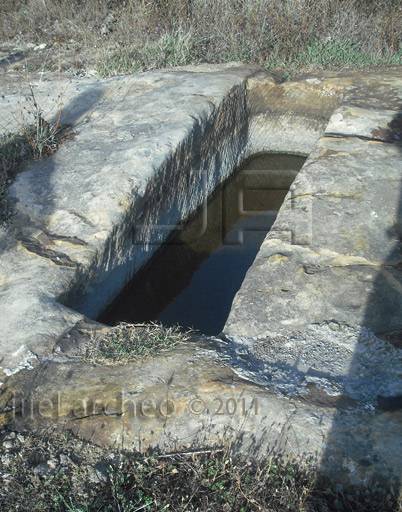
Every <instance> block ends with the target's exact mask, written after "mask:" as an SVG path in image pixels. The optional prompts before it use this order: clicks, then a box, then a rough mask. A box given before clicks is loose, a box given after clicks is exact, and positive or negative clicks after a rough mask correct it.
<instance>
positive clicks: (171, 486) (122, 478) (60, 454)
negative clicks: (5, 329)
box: [0, 431, 398, 512]
mask: <svg viewBox="0 0 402 512" xmlns="http://www.w3.org/2000/svg"><path fill="white" fill-rule="evenodd" d="M0 509H1V510H2V511H3V510H4V511H7V512H13V511H21V512H47V511H49V512H59V511H60V512H61V511H69V512H89V511H110V512H137V511H140V510H143V511H148V512H150V511H153V512H157V511H158V512H161V511H169V510H172V511H173V510H174V511H176V512H184V511H187V512H195V511H198V512H207V511H214V512H230V511H233V512H246V511H260V512H264V511H266V512H268V511H270V512H271V511H272V512H329V511H335V510H336V511H348V512H379V511H381V512H391V511H392V512H396V511H397V510H398V504H397V501H396V499H394V498H393V497H392V496H390V495H388V494H387V493H386V492H385V491H384V490H382V489H381V488H379V487H375V486H372V487H368V488H367V489H362V490H360V491H358V490H357V489H342V490H341V489H339V488H338V489H337V490H335V489H334V487H333V486H330V485H328V483H327V482H325V481H322V480H321V481H320V482H318V481H317V479H316V467H315V465H314V463H313V462H308V463H304V464H300V461H297V460H284V459H283V458H282V457H281V456H279V455H270V456H267V459H266V460H265V461H263V462H260V463H257V462H255V461H252V460H251V459H245V458H242V457H239V456H233V455H231V453H230V450H229V449H224V450H222V449H220V450H219V449H218V450H211V451H208V450H205V451H202V452H198V453H190V452H187V453H178V454H174V455H164V454H160V453H148V454H146V455H141V454H138V453H134V454H129V453H122V452H119V451H117V450H110V449H109V450H103V449H101V448H98V447H95V446H93V445H90V444H88V443H84V442H82V441H80V440H78V439H76V438H74V437H73V436H71V435H69V434H60V433H56V432H51V431H42V432H38V433H35V434H32V433H24V435H22V436H21V434H16V433H13V432H11V433H6V432H3V433H1V432H0Z"/></svg>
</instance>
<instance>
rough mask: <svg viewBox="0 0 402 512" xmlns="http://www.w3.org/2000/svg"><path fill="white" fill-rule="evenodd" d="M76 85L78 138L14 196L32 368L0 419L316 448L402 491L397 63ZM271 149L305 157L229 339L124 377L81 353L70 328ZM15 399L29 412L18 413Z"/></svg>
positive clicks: (186, 441)
mask: <svg viewBox="0 0 402 512" xmlns="http://www.w3.org/2000/svg"><path fill="white" fill-rule="evenodd" d="M40 87H45V89H46V90H47V91H49V90H50V89H51V88H52V84H45V86H43V84H40V86H39V85H38V95H40V94H41V93H40V91H39V89H40ZM69 87H70V88H71V87H72V88H74V87H76V88H77V92H76V93H75V94H76V96H75V99H74V98H72V101H71V105H72V107H71V109H69V108H66V114H67V117H68V116H70V117H69V119H70V122H72V123H73V124H74V125H75V130H76V132H77V133H76V136H75V139H74V140H71V141H69V142H67V143H66V144H65V145H64V146H63V147H62V148H60V150H59V152H58V153H57V154H55V155H54V156H53V157H52V158H50V159H48V160H46V161H44V162H37V163H36V164H34V165H30V166H29V167H28V168H27V169H26V171H25V172H23V173H22V174H20V175H19V177H18V179H17V180H16V182H15V183H14V185H13V186H12V189H11V197H12V198H13V200H14V201H15V211H16V215H15V218H14V221H13V226H12V230H11V229H9V231H8V232H7V233H4V234H3V238H2V242H1V243H2V251H3V252H2V254H1V256H0V286H1V291H0V308H1V312H2V315H1V319H0V327H1V332H2V334H3V336H2V339H1V341H0V353H1V355H2V357H3V360H2V362H1V365H2V367H3V369H4V370H5V373H6V374H11V373H13V372H16V371H18V369H21V368H22V367H24V366H25V367H26V366H28V365H29V364H31V365H32V366H33V367H34V368H33V369H32V370H28V369H25V370H23V371H20V372H17V373H15V375H14V377H13V378H9V379H8V380H6V378H5V377H4V378H3V382H4V384H3V387H2V389H3V393H2V395H1V396H0V405H3V416H2V418H3V422H8V421H16V422H17V424H18V425H19V426H22V427H26V426H30V427H33V426H37V425H43V424H48V423H56V424H58V425H60V426H61V427H63V428H69V429H72V430H74V431H75V432H76V433H77V434H79V435H80V436H83V437H85V438H87V439H90V440H92V441H94V442H97V443H100V444H106V445H107V444H112V445H114V444H118V445H123V446H124V447H126V448H140V449H146V448H147V447H148V446H156V445H159V446H161V447H163V448H165V449H180V447H185V446H186V447H187V446H189V445H192V444H194V443H198V444H200V443H220V442H222V440H224V439H225V438H226V439H230V440H233V439H236V440H237V442H238V444H239V447H240V448H241V449H251V446H252V447H253V448H258V449H259V450H260V451H259V453H260V454H263V453H265V452H266V450H268V449H272V448H273V447H278V448H280V449H281V450H282V451H285V452H287V453H289V454H302V453H307V454H317V455H318V456H319V457H320V458H321V460H322V467H323V470H325V471H326V472H327V473H329V474H331V475H333V476H334V477H335V478H337V479H339V480H349V481H353V482H358V483H362V482H367V481H368V480H369V478H370V477H371V476H373V475H377V476H378V475H380V476H382V477H384V478H387V479H391V478H394V479H396V480H397V483H399V478H400V475H401V474H402V462H401V461H402V457H401V455H402V440H401V439H402V438H401V436H400V429H401V425H402V423H401V419H402V418H401V410H402V409H401V402H402V398H401V397H402V384H401V382H402V381H401V379H400V375H401V374H402V359H401V355H402V353H401V341H400V339H401V338H400V333H401V332H402V330H401V329H402V321H401V318H402V315H401V313H402V297H401V293H402V288H401V283H402V280H401V268H402V267H401V261H402V255H401V250H400V223H401V211H402V210H401V207H400V186H401V176H402V154H401V151H402V149H401V121H400V119H401V117H400V111H399V108H400V104H401V100H402V72H401V71H400V70H399V69H390V70H388V71H385V72H384V73H382V74H381V76H378V75H376V74H370V73H367V74H360V73H355V74H351V75H348V76H342V75H336V74H334V75H330V74H329V75H326V76H325V77H320V78H319V77H315V78H308V79H305V80H301V81H299V82H289V83H284V84H277V83H275V81H274V80H273V79H272V78H271V77H269V76H267V75H266V74H264V73H262V72H261V71H259V70H257V69H250V68H245V67H240V66H238V65H234V66H223V67H211V68H210V67H206V66H203V67H200V68H188V69H182V70H177V71H175V72H154V73H146V74H143V75H140V76H137V77H130V78H119V79H113V80H106V81H103V82H95V81H93V82H91V81H83V82H82V83H78V82H77V84H76V85H74V86H72V85H71V84H70V85H69ZM46 90H44V92H42V94H43V97H45V96H46V94H47V92H46ZM70 90H73V89H70ZM14 99H15V97H14V96H13V94H12V93H11V92H10V94H8V95H5V99H4V103H3V104H2V105H3V106H0V110H1V109H3V110H4V109H6V110H7V111H9V110H10V105H12V104H13V101H14ZM69 112H70V114H69ZM88 112H90V113H88ZM84 120H85V122H84ZM260 151H290V152H293V153H296V154H301V155H309V158H308V160H307V161H306V163H305V165H304V166H303V168H302V170H301V171H300V172H299V174H298V176H297V178H296V180H295V182H294V183H293V185H292V188H291V190H290V192H289V194H288V196H287V199H286V200H285V203H284V205H283V207H282V208H281V210H280V213H279V216H278V218H277V221H276V223H275V225H274V227H273V229H272V230H271V232H270V233H269V235H268V236H267V238H266V240H265V242H264V243H263V245H262V247H261V250H260V252H259V254H258V256H257V258H256V260H255V262H254V264H253V266H252V267H251V268H250V270H249V272H248V274H247V276H246V279H245V281H244V283H243V286H242V287H241V289H240V290H239V292H238V294H237V297H236V299H235V301H234V304H233V308H232V311H231V314H230V317H229V319H228V322H227V325H226V327H225V330H224V341H219V340H209V341H205V340H204V341H198V342H197V341H196V342H194V344H190V345H188V346H186V347H180V348H179V349H177V350H175V351H173V352H171V353H168V354H163V355H162V356H158V357H156V358H154V359H152V360H147V361H145V362H142V363H136V364H134V363H130V364H129V365H123V366H120V367H109V366H94V365H91V364H89V363H87V362H85V361H83V360H81V359H77V358H75V357H73V356H72V354H71V353H70V352H69V349H68V348H67V349H66V348H65V347H64V345H63V343H62V338H63V336H67V337H68V336H72V337H74V336H76V337H77V339H78V343H79V342H80V340H81V338H82V339H84V338H85V333H82V332H80V331H78V334H77V332H76V331H74V327H75V326H77V325H80V322H81V323H82V321H83V319H84V315H88V316H91V317H92V318H95V317H96V315H97V313H98V312H99V311H100V310H101V309H102V307H104V306H105V305H106V304H107V303H108V302H109V301H110V300H111V299H112V298H113V297H114V296H115V295H116V294H117V293H118V291H119V290H120V289H121V287H122V286H123V284H124V283H125V282H127V280H128V279H129V278H130V276H131V275H132V273H133V272H135V271H136V270H137V269H138V268H139V267H140V266H141V265H142V264H143V263H144V262H145V261H146V260H147V259H148V258H149V257H151V255H152V254H153V251H154V249H155V248H156V247H157V246H158V244H160V243H162V242H163V240H164V239H165V237H166V236H167V234H168V232H169V230H170V229H171V228H172V227H173V226H174V225H176V224H177V223H178V222H179V221H180V220H182V219H183V218H185V217H187V216H188V214H189V213H190V212H191V211H193V210H194V209H195V208H196V207H197V206H198V205H199V204H201V202H202V201H203V200H204V199H205V197H206V196H207V195H208V193H210V192H211V191H212V190H213V189H214V188H215V186H216V185H217V183H219V182H220V181H221V180H223V179H224V178H225V177H226V176H228V175H229V173H230V172H231V171H232V170H233V169H234V168H235V167H236V165H237V164H238V163H239V162H240V161H241V160H242V159H244V158H246V157H247V156H249V155H251V154H253V153H257V152H260ZM151 226H156V227H157V229H154V230H150V229H149V228H150V227H151ZM11 233H12V234H11ZM74 332H75V334H74V335H73V333H74ZM60 344H61V347H62V349H61V352H60V353H59V352H56V353H54V348H55V347H56V346H58V345H60ZM67 345H68V344H67ZM63 347H64V348H63ZM59 391H60V396H61V400H60V402H57V398H58V396H59V395H58V392H59ZM14 392H15V393H16V394H17V397H19V398H18V400H19V399H20V398H21V397H22V398H23V399H24V402H23V403H24V404H25V403H26V402H28V403H33V404H34V411H36V413H35V414H32V415H29V414H27V413H26V408H25V412H24V411H21V410H20V415H19V417H18V418H17V419H15V418H13V411H12V408H13V401H12V397H13V393H14ZM127 397H128V399H129V400H128V401H127V402H126V401H125V399H126V398H127ZM83 399H87V401H86V402H85V403H87V404H90V407H89V409H88V407H86V406H85V404H83V402H82V400H83ZM243 399H245V400H244V401H243ZM18 400H17V406H18V404H19V406H21V402H19V401H18ZM49 400H50V401H49ZM55 400H56V402H57V404H58V405H57V407H56V406H55V405H54V404H55V403H56V402H55ZM243 403H244V407H245V409H244V408H243ZM105 404H106V405H107V406H108V407H105ZM172 404H173V405H172ZM233 404H236V408H235V410H233V408H234V405H233ZM255 404H257V406H255ZM14 405H15V404H14ZM39 406H40V407H39ZM109 406H110V407H109ZM134 406H135V408H134V409H133V407H134ZM193 406H194V409H193V408H192V407H193ZM25 407H26V406H25ZM130 407H131V409H130ZM254 407H257V409H254ZM7 408H8V409H7ZM221 408H222V409H221ZM55 410H56V413H55ZM221 412H223V414H221Z"/></svg>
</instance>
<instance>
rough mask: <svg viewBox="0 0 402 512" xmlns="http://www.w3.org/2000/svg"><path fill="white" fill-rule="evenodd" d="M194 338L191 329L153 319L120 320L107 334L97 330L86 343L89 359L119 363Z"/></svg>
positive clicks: (163, 349)
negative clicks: (125, 321)
mask: <svg viewBox="0 0 402 512" xmlns="http://www.w3.org/2000/svg"><path fill="white" fill-rule="evenodd" d="M189 339H190V331H183V330H182V329H181V328H179V327H175V326H174V327H164V326H162V325H160V324H157V323H154V322H150V323H143V324H128V323H124V322H122V323H119V324H118V325H116V326H114V327H112V328H111V329H109V330H108V331H107V332H106V333H103V334H94V335H93V336H92V337H91V340H90V341H89V343H88V344H87V345H86V346H85V347H84V349H83V350H84V354H83V355H84V357H85V359H86V360H87V361H90V362H93V363H98V364H119V363H125V362H129V361H136V360H138V359H144V358H148V357H152V356H155V355H157V354H159V353H161V352H163V351H165V350H169V349H172V348H174V347H176V346H177V345H179V344H180V343H184V342H186V341H188V340H189Z"/></svg>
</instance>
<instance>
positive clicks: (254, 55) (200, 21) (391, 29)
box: [0, 0, 402, 76]
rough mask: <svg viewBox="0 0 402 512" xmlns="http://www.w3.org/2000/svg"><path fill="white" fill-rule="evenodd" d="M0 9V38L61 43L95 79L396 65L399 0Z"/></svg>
mask: <svg viewBox="0 0 402 512" xmlns="http://www.w3.org/2000/svg"><path fill="white" fill-rule="evenodd" d="M0 12H1V13H2V16H1V20H2V21H1V25H0V37H2V38H3V40H10V39H14V40H22V41H33V42H35V43H43V42H45V43H47V44H48V46H49V48H51V49H50V50H49V55H50V54H55V55H57V54H58V52H60V51H61V49H63V48H68V47H71V48H73V51H74V52H75V53H76V54H77V55H78V54H79V55H80V56H81V58H80V64H79V65H80V66H81V65H82V66H84V67H91V66H95V67H96V69H97V70H98V72H99V73H100V74H101V75H102V76H110V75H114V74H119V73H126V72H134V71H137V70H140V69H152V68H159V67H164V66H175V65H184V64H189V63H197V62H227V61H233V60H242V61H245V62H253V63H257V64H260V65H262V66H264V67H266V68H268V69H273V68H275V69H277V68H281V69H283V70H286V71H287V72H296V71H301V70H314V69H322V68H324V69H327V68H330V69H334V68H335V69H339V68H345V67H367V66H373V65H383V64H399V63H401V62H402V53H401V34H402V6H401V3H400V2H399V0H379V1H370V0H163V1H159V0H154V1H149V0H125V1H123V0H122V1H118V0H114V1H113V0H88V1H86V2H80V1H78V0H52V1H50V0H26V1H24V2H23V1H21V0H20V1H12V0H9V1H6V2H5V3H4V4H3V5H2V6H1V7H0ZM84 56H85V57H84ZM49 59H50V61H52V57H49ZM53 60H54V59H53ZM53 64H54V63H53Z"/></svg>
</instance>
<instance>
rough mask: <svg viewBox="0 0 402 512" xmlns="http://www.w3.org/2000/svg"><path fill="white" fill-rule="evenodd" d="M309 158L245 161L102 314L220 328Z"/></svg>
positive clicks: (113, 319)
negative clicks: (292, 185)
mask: <svg viewBox="0 0 402 512" xmlns="http://www.w3.org/2000/svg"><path fill="white" fill-rule="evenodd" d="M304 161H305V158H304V157H300V156H294V155H285V154H264V155H258V156H254V157H252V158H251V159H249V160H248V161H246V162H245V163H244V164H243V166H242V167H241V168H239V169H238V170H237V171H236V172H235V173H234V174H233V175H232V176H231V177H230V178H229V179H228V180H227V181H226V182H225V183H223V184H222V185H221V186H220V187H219V188H218V189H217V190H216V191H215V192H214V194H213V195H212V196H211V197H210V198H209V200H208V203H207V205H206V207H203V208H201V209H200V211H199V212H197V213H196V214H195V215H194V216H193V217H192V218H191V219H190V220H188V221H187V222H186V223H185V224H184V225H183V227H182V228H181V229H180V230H178V231H176V232H175V233H173V234H172V236H171V237H170V238H169V240H168V241H167V242H166V243H165V244H164V245H163V246H162V247H161V248H160V249H158V251H157V252H156V254H155V255H154V256H153V257H152V259H151V261H150V262H149V263H147V264H146V265H145V266H144V267H143V268H142V269H141V270H140V271H139V272H138V273H137V274H136V275H135V277H134V278H133V279H132V281H131V282H130V283H129V284H128V285H127V287H126V288H125V289H124V290H123V291H122V292H121V294H120V295H119V296H118V297H117V298H116V299H115V301H114V302H113V303H112V304H111V305H110V306H109V307H108V308H107V310H106V311H105V312H104V313H103V314H102V315H101V316H100V318H99V320H100V321H101V322H104V323H106V324H115V323H117V322H123V321H124V322H145V321H150V320H154V321H158V322H161V323H162V324H164V325H166V326H170V325H176V324H178V325H181V326H183V327H190V328H193V329H196V330H198V331H200V332H202V333H204V334H208V335H217V334H219V333H220V332H221V331H222V329H223V326H224V324H225V322H226V319H227V317H228V315H229V311H230V308H231V305H232V301H233V298H234V296H235V294H236V292H237V290H238V289H239V288H240V286H241V284H242V282H243V279H244V277H245V274H246V272H247V270H248V268H249V267H250V266H251V264H252V263H253V261H254V259H255V257H256V255H257V252H258V250H259V248H260V246H261V243H262V242H263V240H264V238H265V236H266V234H267V233H268V231H269V230H270V229H271V226H272V224H273V223H274V221H275V218H276V215H277V212H278V210H279V208H280V206H281V204H282V202H283V200H284V198H285V195H286V193H287V192H288V189H289V187H290V185H291V183H292V181H293V179H294V178H295V176H296V174H297V172H298V171H299V169H300V168H301V167H302V165H303V163H304Z"/></svg>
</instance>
